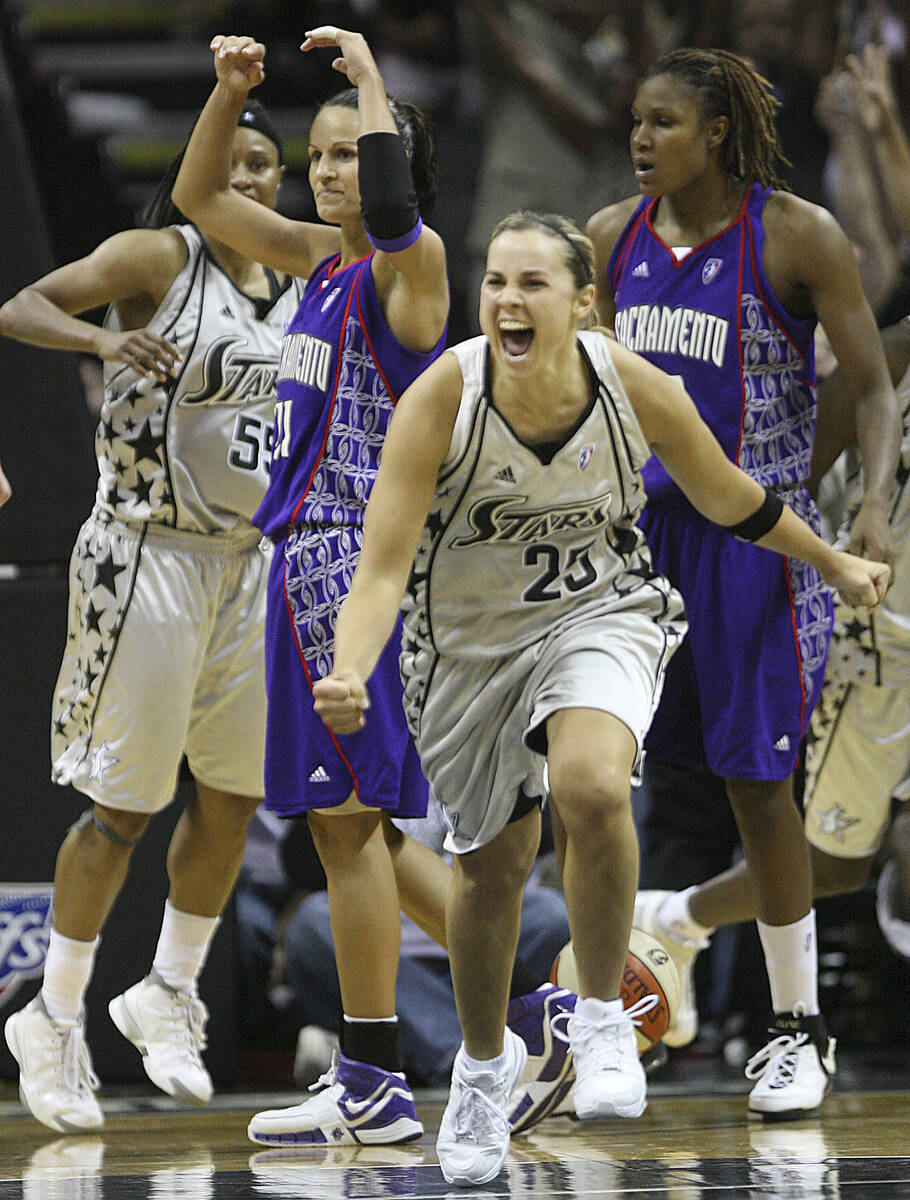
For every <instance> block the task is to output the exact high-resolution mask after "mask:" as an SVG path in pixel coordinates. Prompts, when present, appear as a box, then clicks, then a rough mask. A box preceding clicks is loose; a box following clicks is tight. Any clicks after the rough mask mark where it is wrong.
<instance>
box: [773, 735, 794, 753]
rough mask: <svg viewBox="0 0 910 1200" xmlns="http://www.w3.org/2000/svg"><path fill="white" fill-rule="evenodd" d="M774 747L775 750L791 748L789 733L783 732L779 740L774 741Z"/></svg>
mask: <svg viewBox="0 0 910 1200" xmlns="http://www.w3.org/2000/svg"><path fill="white" fill-rule="evenodd" d="M774 749H775V750H789V749H790V738H789V737H788V735H787V734H786V733H784V734H781V736H780V737H779V738H778V739H777V741H776V742H775V743H774Z"/></svg>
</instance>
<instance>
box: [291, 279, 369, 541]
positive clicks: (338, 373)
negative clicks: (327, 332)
mask: <svg viewBox="0 0 910 1200" xmlns="http://www.w3.org/2000/svg"><path fill="white" fill-rule="evenodd" d="M339 257H340V255H339ZM361 261H362V260H361ZM362 271H363V266H361V268H360V270H359V271H358V272H357V275H356V277H355V279H354V283H353V285H352V287H351V291H350V294H349V296H348V302H347V305H346V306H345V310H344V316H343V317H342V318H341V334H340V336H339V338H338V346H337V353H336V355H335V378H334V380H333V381H332V403H331V404H330V405H329V411H328V416H327V417H326V422H325V431H324V433H323V435H322V445H321V446H320V447H319V453H318V454H317V455H316V459H315V461H314V463H313V469H312V471H311V472H310V477H309V479H308V480H307V481H306V485H305V487H304V489H303V493H302V495H301V497H300V499H299V500H298V501H297V503H296V504H295V505H294V511H293V512H292V513H291V519H290V521H289V524H291V525H293V524H294V522H295V521H296V520H297V514H298V513H299V512H300V510H301V508H302V507H303V502H304V500H306V498H307V495H308V494H309V491H310V488H311V487H312V486H313V480H314V479H315V478H316V472H317V471H318V470H319V467H320V464H321V463H322V456H323V454H325V448H326V445H327V443H328V440H329V430H330V429H331V428H332V414H333V413H334V412H335V401H336V400H337V399H338V380H339V379H340V378H341V358H342V352H343V351H344V338H345V334H346V333H347V328H348V314H349V313H350V311H351V305H352V303H353V302H354V293H355V292H356V291H357V288H358V286H359V284H360V275H361V273H362Z"/></svg>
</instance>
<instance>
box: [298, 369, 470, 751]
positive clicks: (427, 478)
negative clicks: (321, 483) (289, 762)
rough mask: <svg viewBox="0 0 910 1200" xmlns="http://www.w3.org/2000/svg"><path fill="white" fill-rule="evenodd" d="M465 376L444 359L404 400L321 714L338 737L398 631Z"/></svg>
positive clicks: (323, 685)
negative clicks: (380, 657)
mask: <svg viewBox="0 0 910 1200" xmlns="http://www.w3.org/2000/svg"><path fill="white" fill-rule="evenodd" d="M461 387H462V378H461V368H460V367H459V365H458V360H457V359H456V358H455V356H454V355H453V354H443V355H442V357H441V358H439V359H437V361H436V362H435V363H433V365H432V366H431V367H429V368H428V369H427V370H426V371H425V372H424V373H423V374H422V375H421V376H420V377H419V378H418V379H417V380H415V382H414V383H412V384H411V386H410V387H409V388H408V390H407V391H406V392H405V393H404V395H403V396H402V397H401V399H400V400H399V402H398V405H397V407H396V409H395V413H394V415H393V417H392V420H391V422H390V423H389V431H388V434H387V435H386V440H385V444H384V445H383V449H382V462H381V465H380V468H379V473H378V475H377V477H376V482H375V483H374V485H373V490H372V492H371V493H370V501H369V504H368V505H367V511H366V523H365V525H364V540H363V551H362V553H361V556H360V561H359V562H358V564H357V569H356V571H355V572H354V578H353V580H352V582H351V588H350V591H349V592H348V595H347V597H346V599H345V601H344V603H343V604H342V606H341V610H340V612H339V614H338V621H337V624H336V627H335V657H334V663H333V667H332V673H331V675H329V676H327V677H326V678H325V679H323V680H320V681H318V682H317V683H315V684H314V686H313V695H314V697H315V708H316V711H317V712H318V713H319V715H320V716H321V717H322V719H323V720H324V721H325V723H326V724H327V725H329V726H330V728H332V729H334V730H335V731H336V732H337V733H352V732H354V731H355V730H357V729H359V728H360V727H361V726H362V725H363V723H364V715H363V713H364V709H366V708H367V707H368V706H369V701H368V698H367V695H366V687H365V684H366V681H367V680H368V679H369V676H370V673H371V672H372V670H373V668H374V667H375V665H376V661H377V659H378V658H379V655H380V654H381V652H382V648H383V646H384V645H385V644H386V642H387V641H388V638H389V635H390V634H391V632H392V629H393V628H394V625H395V618H396V616H397V614H398V609H399V606H400V604H401V598H402V596H403V595H404V590H405V587H406V586H407V582H408V575H409V573H410V570H411V564H412V562H413V560H414V553H415V551H416V549H417V543H418V540H419V538H420V533H421V530H422V529H423V525H424V521H425V520H426V516H427V512H428V511H429V507H430V503H431V501H432V499H433V493H434V491H435V488H436V478H437V476H438V474H439V467H440V465H441V463H442V461H443V459H444V458H445V455H446V452H447V450H448V448H449V443H450V441H451V438H452V429H453V426H454V424H455V416H456V413H457V411H458V403H459V400H460V398H461Z"/></svg>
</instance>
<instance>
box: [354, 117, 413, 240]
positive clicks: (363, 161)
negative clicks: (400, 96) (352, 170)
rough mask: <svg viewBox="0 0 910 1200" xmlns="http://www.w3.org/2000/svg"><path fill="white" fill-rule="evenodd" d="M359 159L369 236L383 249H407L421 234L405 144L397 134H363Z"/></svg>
mask: <svg viewBox="0 0 910 1200" xmlns="http://www.w3.org/2000/svg"><path fill="white" fill-rule="evenodd" d="M357 160H358V161H357V181H358V184H359V186H360V211H361V213H362V214H363V223H364V226H365V227H366V231H367V236H368V237H369V239H370V241H371V242H372V243H373V245H374V246H376V247H378V249H380V250H389V251H391V252H393V253H394V251H396V250H404V249H406V247H407V246H409V245H411V243H412V242H415V241H416V240H417V238H418V237H419V236H420V208H419V207H418V204H417V194H416V192H415V191H414V181H413V179H412V178H411V167H410V163H409V162H408V156H407V154H406V153H405V148H404V143H403V142H402V140H401V138H400V137H399V135H398V134H397V133H384V132H383V133H362V134H361V135H360V137H359V138H358V139H357ZM415 230H416V233H415Z"/></svg>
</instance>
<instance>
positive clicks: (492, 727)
mask: <svg viewBox="0 0 910 1200" xmlns="http://www.w3.org/2000/svg"><path fill="white" fill-rule="evenodd" d="M665 586H666V585H665ZM667 590H669V600H670V603H669V605H668V597H667ZM667 590H665V591H664V592H663V593H660V594H658V592H657V590H656V589H655V592H654V596H653V603H651V599H652V598H651V597H650V596H649V597H648V602H647V603H645V602H644V600H643V599H642V597H641V596H639V598H638V603H636V604H635V605H634V606H633V605H628V606H627V607H625V608H620V609H619V610H616V609H614V610H612V611H606V612H604V613H603V614H600V615H595V616H591V615H587V616H586V617H585V618H584V619H582V620H578V621H574V620H572V621H567V622H565V623H563V624H561V625H557V626H556V627H554V628H553V629H551V630H550V631H549V632H548V633H547V635H546V636H545V637H544V638H543V639H542V640H541V641H539V642H535V643H533V644H532V645H530V646H528V647H526V648H525V649H523V650H520V651H518V652H516V653H514V654H511V655H509V656H506V657H489V658H459V659H450V658H445V657H439V658H437V659H436V660H435V663H434V664H433V669H432V676H431V678H430V682H429V687H428V688H427V689H426V691H425V694H424V701H423V705H422V711H421V712H420V714H419V720H415V716H416V714H415V712H414V710H413V709H409V710H408V711H409V718H410V719H411V720H412V729H413V732H414V733H415V740H416V744H417V749H418V752H419V754H420V759H421V763H422V765H423V769H424V773H425V774H426V776H427V778H428V780H429V781H430V784H431V786H432V788H433V791H434V793H435V795H436V797H437V799H438V800H439V802H440V804H441V805H442V809H443V813H444V816H445V820H446V824H447V826H448V834H447V836H446V843H445V845H446V849H448V850H450V851H452V852H453V853H456V854H464V853H467V852H468V851H470V850H474V849H476V848H477V847H479V846H483V845H486V844H487V843H488V842H491V841H492V840H493V839H494V838H495V837H496V836H497V834H499V833H500V832H501V831H502V829H503V828H504V827H505V825H506V824H507V822H508V820H509V817H510V816H511V813H512V809H513V806H514V804H515V800H516V798H517V795H518V791H519V789H521V790H522V791H523V792H524V793H525V795H527V796H529V797H536V796H540V797H543V796H544V794H545V786H544V764H545V762H546V721H547V718H548V717H549V716H551V715H552V714H553V713H555V712H558V711H559V710H561V709H565V708H593V709H600V710H601V711H603V712H608V713H610V714H612V715H613V716H615V717H617V718H618V719H619V720H620V721H622V722H623V724H624V725H626V726H627V727H628V729H629V730H630V731H631V733H632V734H633V736H634V737H635V740H636V743H637V745H638V759H639V761H640V758H641V748H642V743H643V741H644V735H645V732H646V730H647V728H648V725H649V724H650V722H651V718H652V716H653V714H654V710H655V709H656V707H657V702H658V700H659V698H660V689H661V686H662V683H663V676H664V670H665V668H666V664H667V662H668V661H669V660H670V657H671V656H672V654H673V651H674V650H675V649H676V647H677V646H678V645H679V643H680V641H681V640H682V637H683V634H684V633H685V628H686V626H685V620H684V618H683V616H682V602H681V600H680V599H679V596H678V594H677V593H675V592H673V591H672V590H670V589H667ZM422 657H423V656H422V654H421V653H420V652H418V653H417V654H416V655H415V656H413V657H409V656H408V655H404V656H403V657H402V668H403V672H404V676H405V685H406V687H405V691H406V704H405V707H406V709H408V704H407V692H408V687H407V685H408V672H409V670H410V669H413V668H414V667H415V666H416V665H417V664H418V663H420V665H421V666H423V665H424V664H425V663H426V660H425V659H424V660H423V663H421V658H422ZM414 725H416V726H417V728H414ZM637 765H638V764H636V766H637Z"/></svg>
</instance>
